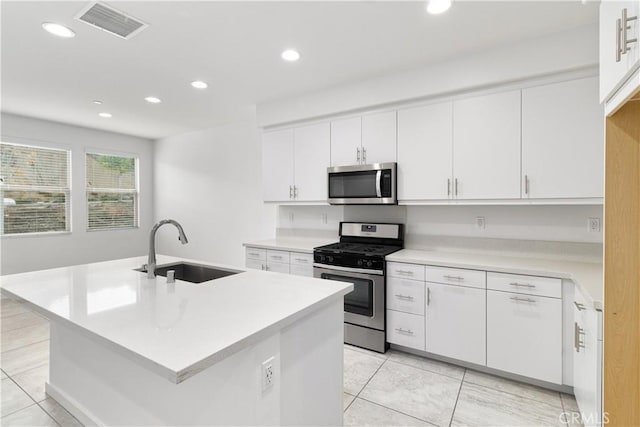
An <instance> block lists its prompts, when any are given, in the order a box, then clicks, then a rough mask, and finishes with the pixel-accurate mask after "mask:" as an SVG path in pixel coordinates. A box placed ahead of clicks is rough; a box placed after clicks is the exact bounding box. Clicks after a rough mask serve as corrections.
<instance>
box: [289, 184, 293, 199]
mask: <svg viewBox="0 0 640 427" xmlns="http://www.w3.org/2000/svg"><path fill="white" fill-rule="evenodd" d="M289 198H290V199H293V186H292V185H290V186H289Z"/></svg>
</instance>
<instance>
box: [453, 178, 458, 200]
mask: <svg viewBox="0 0 640 427" xmlns="http://www.w3.org/2000/svg"><path fill="white" fill-rule="evenodd" d="M454 186H455V195H456V196H457V195H458V178H456V179H455V185H454Z"/></svg>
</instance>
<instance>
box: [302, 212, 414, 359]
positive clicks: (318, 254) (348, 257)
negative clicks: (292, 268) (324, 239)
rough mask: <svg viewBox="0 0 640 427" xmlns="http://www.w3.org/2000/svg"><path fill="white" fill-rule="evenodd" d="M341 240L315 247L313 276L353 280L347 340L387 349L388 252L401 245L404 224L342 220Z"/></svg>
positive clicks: (348, 297)
mask: <svg viewBox="0 0 640 427" xmlns="http://www.w3.org/2000/svg"><path fill="white" fill-rule="evenodd" d="M339 234H340V241H339V242H337V243H332V244H330V245H325V246H320V247H317V248H314V250H313V276H314V277H317V278H320V279H328V280H338V281H343V282H349V283H352V284H353V291H352V292H350V293H349V294H347V295H345V297H344V322H345V323H344V340H345V342H346V343H349V344H353V345H356V346H359V347H364V348H368V349H370V350H374V351H378V352H381V353H384V352H385V351H386V349H387V343H386V332H385V323H386V322H385V308H386V307H385V292H386V290H385V286H386V279H385V271H386V267H385V260H384V258H385V256H387V255H389V254H391V253H393V252H396V251H399V250H400V249H402V246H403V243H404V226H403V225H402V224H372V223H367V224H365V223H358V222H341V223H340V232H339Z"/></svg>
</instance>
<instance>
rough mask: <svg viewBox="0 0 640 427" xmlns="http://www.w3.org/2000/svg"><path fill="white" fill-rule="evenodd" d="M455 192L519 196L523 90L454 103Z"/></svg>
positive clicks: (482, 196) (473, 196)
mask: <svg viewBox="0 0 640 427" xmlns="http://www.w3.org/2000/svg"><path fill="white" fill-rule="evenodd" d="M453 118H454V119H453V176H454V183H453V193H454V194H455V196H456V198H458V199H517V198H520V91H519V90H518V91H511V92H502V93H497V94H493V95H487V96H479V97H475V98H469V99H464V100H460V101H455V102H454V103H453Z"/></svg>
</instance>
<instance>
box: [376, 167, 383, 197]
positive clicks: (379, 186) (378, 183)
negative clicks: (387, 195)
mask: <svg viewBox="0 0 640 427" xmlns="http://www.w3.org/2000/svg"><path fill="white" fill-rule="evenodd" d="M376 196H378V197H382V171H381V170H379V171H378V172H376Z"/></svg>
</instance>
